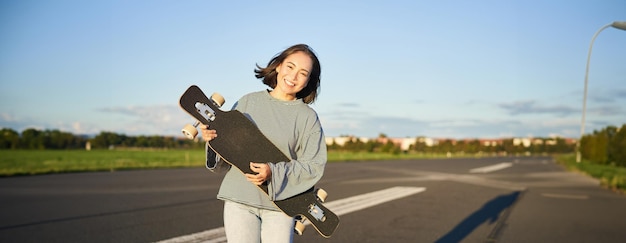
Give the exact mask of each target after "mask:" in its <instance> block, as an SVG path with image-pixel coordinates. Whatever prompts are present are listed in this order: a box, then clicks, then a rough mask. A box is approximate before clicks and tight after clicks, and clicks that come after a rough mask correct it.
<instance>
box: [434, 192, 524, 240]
mask: <svg viewBox="0 0 626 243" xmlns="http://www.w3.org/2000/svg"><path fill="white" fill-rule="evenodd" d="M521 193H522V192H521V191H516V192H513V193H511V194H507V195H501V196H498V197H496V198H494V199H492V200H491V201H489V202H487V203H485V205H483V207H482V208H480V209H478V211H476V212H474V213H472V214H471V215H470V216H468V217H467V218H465V219H464V220H463V221H462V222H461V223H460V224H458V225H457V226H456V227H454V229H452V230H451V231H450V232H448V233H447V234H445V235H444V236H443V237H441V238H440V239H438V240H437V241H436V242H438V243H447V242H460V241H461V240H463V239H464V238H465V237H467V236H468V235H469V234H470V233H472V231H474V229H476V228H477V227H478V226H480V225H481V224H483V223H485V222H487V221H488V222H489V223H490V224H492V223H493V222H496V221H497V220H498V218H500V217H501V216H502V220H506V216H507V215H508V211H510V208H511V207H512V206H513V204H514V203H515V201H516V200H517V199H518V197H520V194H521ZM507 209H509V210H508V211H507ZM498 230H499V226H498V225H497V226H496V227H495V228H494V231H492V235H493V234H494V233H497V231H498ZM490 238H491V235H490Z"/></svg>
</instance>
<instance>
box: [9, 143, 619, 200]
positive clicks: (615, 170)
mask: <svg viewBox="0 0 626 243" xmlns="http://www.w3.org/2000/svg"><path fill="white" fill-rule="evenodd" d="M445 157H447V156H446V155H445V154H442V155H436V154H435V155H433V154H428V155H424V154H418V153H406V154H405V153H400V154H389V153H365V152H359V153H355V152H338V151H329V152H328V161H329V162H342V161H366V160H400V159H423V158H445ZM204 160H205V155H204V151H203V150H199V149H196V150H157V149H147V150H139V149H134V150H133V149H121V150H120V149H116V150H92V151H85V150H0V177H6V176H17V175H37V174H50V173H67V172H85V171H117V170H132V169H156V168H180V167H202V166H204ZM557 160H558V161H559V163H561V164H563V165H564V166H565V167H567V168H568V169H569V170H574V171H580V172H583V173H585V174H588V175H590V176H592V177H595V178H598V179H600V180H601V182H602V184H603V185H604V186H606V187H608V188H611V189H615V190H620V191H625V190H626V168H623V167H615V166H610V165H598V164H592V163H588V162H583V163H576V162H575V161H574V156H573V155H563V156H558V157H557Z"/></svg>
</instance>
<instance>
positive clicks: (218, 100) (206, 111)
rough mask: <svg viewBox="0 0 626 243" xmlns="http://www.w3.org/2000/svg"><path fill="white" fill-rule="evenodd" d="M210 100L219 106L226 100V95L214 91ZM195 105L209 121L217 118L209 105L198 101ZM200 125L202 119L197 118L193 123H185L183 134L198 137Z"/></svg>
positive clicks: (188, 136) (191, 137) (192, 137)
mask: <svg viewBox="0 0 626 243" xmlns="http://www.w3.org/2000/svg"><path fill="white" fill-rule="evenodd" d="M210 100H211V102H213V104H214V105H215V106H217V107H218V108H220V107H222V105H223V104H224V103H225V102H226V100H225V99H224V97H223V96H222V95H221V94H219V93H213V94H212V95H211V97H210ZM195 106H196V110H197V111H198V113H200V114H201V115H202V116H203V117H204V118H206V119H207V120H208V121H214V120H215V111H214V110H213V109H211V107H210V106H209V105H207V104H204V103H201V102H197V103H196V105H195ZM198 125H200V121H198V120H196V122H194V123H193V125H191V124H187V125H185V127H183V129H182V130H181V131H182V132H183V135H185V137H187V138H188V139H194V138H196V136H198V129H197V127H198Z"/></svg>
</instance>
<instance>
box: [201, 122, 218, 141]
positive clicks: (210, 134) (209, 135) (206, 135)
mask: <svg viewBox="0 0 626 243" xmlns="http://www.w3.org/2000/svg"><path fill="white" fill-rule="evenodd" d="M198 127H199V128H200V132H201V133H202V139H204V141H207V142H208V141H211V140H213V139H214V138H216V137H217V132H216V131H215V130H210V129H209V126H208V125H204V124H200V126H198Z"/></svg>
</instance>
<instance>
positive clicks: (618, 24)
mask: <svg viewBox="0 0 626 243" xmlns="http://www.w3.org/2000/svg"><path fill="white" fill-rule="evenodd" d="M609 27H613V28H616V29H620V30H626V21H615V22H613V23H610V24H607V25H605V26H602V28H600V29H599V30H598V31H597V32H596V34H594V35H593V38H591V44H589V54H588V55H587V69H586V70H585V93H584V95H583V115H582V118H581V121H580V138H579V139H578V141H577V142H576V162H577V163H580V157H581V154H580V140H582V138H583V136H584V134H585V113H586V110H587V83H588V80H589V60H591V49H592V48H593V42H594V41H595V40H596V37H598V34H600V32H602V31H603V30H604V29H606V28H609Z"/></svg>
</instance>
